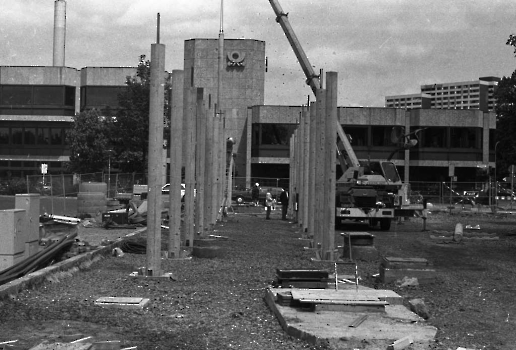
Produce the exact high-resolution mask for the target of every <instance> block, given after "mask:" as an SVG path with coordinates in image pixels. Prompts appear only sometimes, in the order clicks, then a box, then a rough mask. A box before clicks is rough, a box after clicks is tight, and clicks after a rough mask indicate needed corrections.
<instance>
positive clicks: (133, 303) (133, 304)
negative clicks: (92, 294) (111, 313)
mask: <svg viewBox="0 0 516 350" xmlns="http://www.w3.org/2000/svg"><path fill="white" fill-rule="evenodd" d="M137 299H139V301H137ZM149 302H150V299H144V298H118V297H104V298H99V299H97V300H95V303H94V304H95V305H97V306H102V307H118V308H140V309H143V308H144V307H145V306H146V305H147V304H148V303H149Z"/></svg>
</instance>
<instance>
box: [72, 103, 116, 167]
mask: <svg viewBox="0 0 516 350" xmlns="http://www.w3.org/2000/svg"><path fill="white" fill-rule="evenodd" d="M106 130H107V128H106V119H105V118H103V117H101V115H100V112H99V111H98V110H90V111H85V112H82V113H80V114H79V115H76V116H75V117H74V123H73V126H72V128H71V130H70V131H69V132H68V134H67V142H68V144H69V145H70V162H69V163H68V166H67V167H68V171H71V172H74V173H91V172H97V171H99V170H102V168H103V167H104V164H105V159H106V157H107V155H106V152H105V151H106V149H107V148H108V145H109V140H108V136H107V133H106Z"/></svg>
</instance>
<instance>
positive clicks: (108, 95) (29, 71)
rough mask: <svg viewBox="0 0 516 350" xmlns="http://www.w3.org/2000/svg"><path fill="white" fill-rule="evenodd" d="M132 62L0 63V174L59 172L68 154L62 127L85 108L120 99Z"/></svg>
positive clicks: (132, 71) (68, 125)
mask: <svg viewBox="0 0 516 350" xmlns="http://www.w3.org/2000/svg"><path fill="white" fill-rule="evenodd" d="M135 72H136V69H135V68H134V67H132V68H131V67H122V68H120V67H115V68H109V67H86V68H83V69H81V70H77V69H75V68H70V67H53V66H48V67H35V66H31V67H14V66H0V177H3V176H7V175H12V176H23V175H31V174H38V173H40V170H39V169H40V167H41V164H42V163H44V164H47V165H48V171H49V173H61V172H63V171H64V169H65V163H66V162H67V161H68V160H69V149H68V146H67V144H66V132H67V130H68V129H70V128H71V126H72V123H73V116H75V115H76V114H77V113H79V112H80V111H83V110H87V109H92V108H97V109H103V108H106V107H110V108H113V109H115V108H116V107H117V105H118V100H117V96H118V93H119V91H120V89H124V88H125V80H126V77H127V76H128V75H130V76H132V75H134V74H135Z"/></svg>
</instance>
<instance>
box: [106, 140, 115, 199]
mask: <svg viewBox="0 0 516 350" xmlns="http://www.w3.org/2000/svg"><path fill="white" fill-rule="evenodd" d="M106 152H107V154H108V185H107V197H108V198H109V190H110V189H111V154H112V153H114V151H113V150H112V149H108V150H107V151H106Z"/></svg>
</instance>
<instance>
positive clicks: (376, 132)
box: [371, 126, 394, 146]
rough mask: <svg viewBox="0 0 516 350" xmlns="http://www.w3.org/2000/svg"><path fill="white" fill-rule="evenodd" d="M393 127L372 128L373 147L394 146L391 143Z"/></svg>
mask: <svg viewBox="0 0 516 350" xmlns="http://www.w3.org/2000/svg"><path fill="white" fill-rule="evenodd" d="M391 132H392V127H390V126H373V127H371V138H372V139H371V144H372V146H393V145H394V143H393V142H392V141H391Z"/></svg>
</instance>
